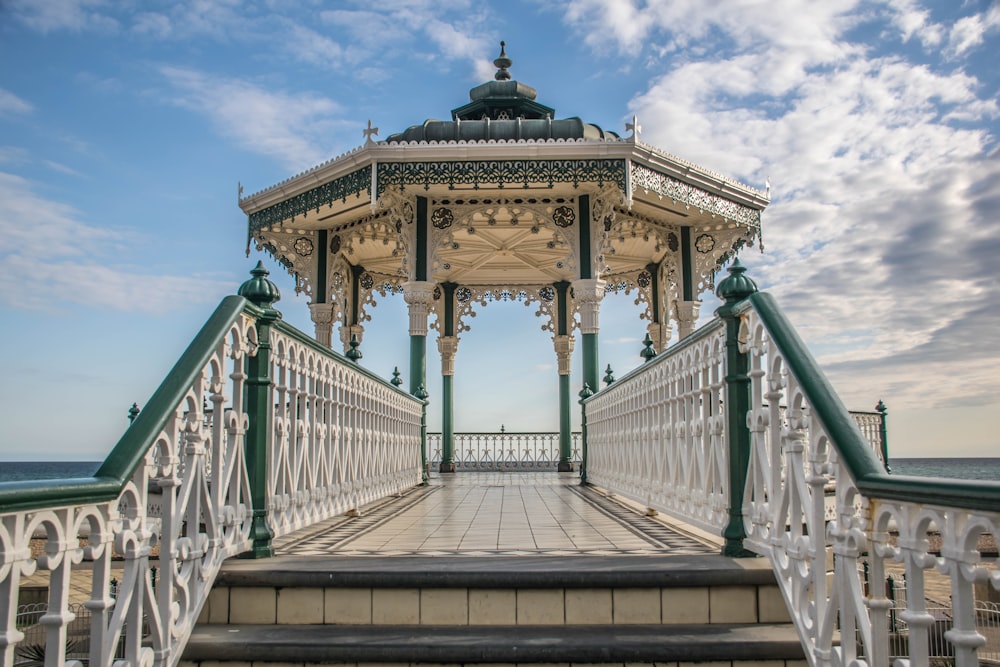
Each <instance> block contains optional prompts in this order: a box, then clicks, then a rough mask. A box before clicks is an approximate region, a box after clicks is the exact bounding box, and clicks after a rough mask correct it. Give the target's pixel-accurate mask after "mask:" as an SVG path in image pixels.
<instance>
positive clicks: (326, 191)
mask: <svg viewBox="0 0 1000 667" xmlns="http://www.w3.org/2000/svg"><path fill="white" fill-rule="evenodd" d="M371 183H372V168H371V167H363V168H361V169H359V170H357V171H355V172H351V173H350V174H345V175H344V176H341V177H340V178H337V179H334V180H332V181H330V182H329V183H323V184H322V185H318V186H316V187H315V188H313V189H311V190H307V191H306V192H303V193H302V194H298V195H295V196H294V197H289V198H288V199H286V200H284V201H280V202H278V203H277V204H274V205H272V206H268V207H267V208H263V209H261V210H259V211H255V212H254V213H251V214H250V216H249V218H250V220H249V223H250V232H251V233H253V232H255V231H257V230H259V229H263V228H264V227H270V226H271V225H274V224H277V223H281V222H282V221H284V220H289V219H291V220H294V219H295V217H296V216H299V215H301V216H304V217H306V216H308V215H309V212H310V211H312V212H315V213H319V212H320V209H321V208H322V207H324V206H330V205H331V204H333V202H335V201H341V202H346V201H347V198H348V197H351V196H354V197H360V196H361V195H362V194H368V195H370V194H371Z"/></svg>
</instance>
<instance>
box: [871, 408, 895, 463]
mask: <svg viewBox="0 0 1000 667" xmlns="http://www.w3.org/2000/svg"><path fill="white" fill-rule="evenodd" d="M875 411H876V412H877V413H879V414H880V415H882V419H881V422H880V423H879V438H880V440H881V443H880V444H881V446H882V463H883V464H884V466H885V471H886V472H892V468H891V467H890V466H889V424H888V421H889V420H888V417H889V408H887V407H886V406H885V403H884V402H883V401H882V399H881V398H880V399H878V405H876V406H875Z"/></svg>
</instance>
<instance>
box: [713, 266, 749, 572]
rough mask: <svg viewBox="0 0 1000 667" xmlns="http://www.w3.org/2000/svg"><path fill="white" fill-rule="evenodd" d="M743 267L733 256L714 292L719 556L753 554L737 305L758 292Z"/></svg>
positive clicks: (744, 357) (745, 358) (745, 379)
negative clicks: (718, 354) (721, 418)
mask: <svg viewBox="0 0 1000 667" xmlns="http://www.w3.org/2000/svg"><path fill="white" fill-rule="evenodd" d="M745 272H746V267H744V266H743V265H742V264H740V260H739V259H733V263H732V265H731V266H730V267H729V275H728V276H727V277H726V278H725V279H724V280H722V282H720V283H719V287H718V289H717V290H716V292H715V293H716V295H717V296H718V297H719V298H720V299H723V300H724V301H725V304H724V305H722V306H720V307H719V308H718V310H716V311H715V312H716V314H717V315H718V316H719V317H720V318H722V319H723V320H724V321H725V323H726V400H725V403H726V407H727V419H728V428H727V429H726V430H727V433H728V434H729V522H728V523H727V524H726V527H725V528H724V529H723V531H722V536H723V537H724V538H726V543H725V546H723V547H722V555H723V556H730V557H733V558H743V557H747V556H753V555H754V554H753V552H751V551H748V550H747V549H745V548H744V547H743V538H745V537H746V529H745V528H744V526H743V489H744V487H745V486H746V479H747V471H748V470H749V467H750V428H749V427H748V426H747V413H748V412H749V411H750V374H749V371H750V358H749V355H748V354H744V353H741V352H740V341H739V336H740V319H739V315H738V314H737V312H736V306H737V304H738V303H739V302H740V301H742V300H743V299H745V298H747V297H748V296H750V295H751V294H754V293H755V292H756V291H757V285H756V283H754V281H753V280H751V279H750V278H748V277H746V276H745V275H743V274H744V273H745Z"/></svg>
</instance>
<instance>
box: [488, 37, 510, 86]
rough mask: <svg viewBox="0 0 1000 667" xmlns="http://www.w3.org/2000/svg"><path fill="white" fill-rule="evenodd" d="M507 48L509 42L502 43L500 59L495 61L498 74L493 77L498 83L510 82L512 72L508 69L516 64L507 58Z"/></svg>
mask: <svg viewBox="0 0 1000 667" xmlns="http://www.w3.org/2000/svg"><path fill="white" fill-rule="evenodd" d="M506 46H507V42H500V57H499V58H497V59H496V60H494V61H493V64H494V65H496V66H497V73H496V74H494V75H493V78H494V79H496V80H497V81H510V72H508V71H507V68H508V67H510V66H511V65H513V64H514V61H513V60H511V59H510V58H508V57H507V52H506V51H505V50H504V48H505V47H506Z"/></svg>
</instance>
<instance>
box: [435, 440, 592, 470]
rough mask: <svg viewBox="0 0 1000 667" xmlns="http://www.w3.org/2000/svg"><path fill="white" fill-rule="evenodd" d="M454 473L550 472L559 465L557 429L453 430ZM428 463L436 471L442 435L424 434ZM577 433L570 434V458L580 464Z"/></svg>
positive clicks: (574, 467) (575, 464)
mask: <svg viewBox="0 0 1000 667" xmlns="http://www.w3.org/2000/svg"><path fill="white" fill-rule="evenodd" d="M454 437H455V457H454V462H455V470H456V471H457V472H469V471H489V470H506V471H511V472H515V471H516V472H522V471H523V472H526V471H553V470H555V469H556V468H557V467H558V465H559V433H558V432H530V431H524V432H515V431H498V432H493V433H490V432H479V433H472V432H469V433H455V434H454ZM427 452H428V462H429V463H430V466H431V469H432V470H435V469H437V468H438V466H439V465H440V463H441V434H440V433H428V434H427ZM580 456H581V451H580V432H579V431H575V432H573V433H572V447H571V450H570V461H571V463H572V464H573V469H574V470H577V469H579V466H580V460H581V459H580Z"/></svg>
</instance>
